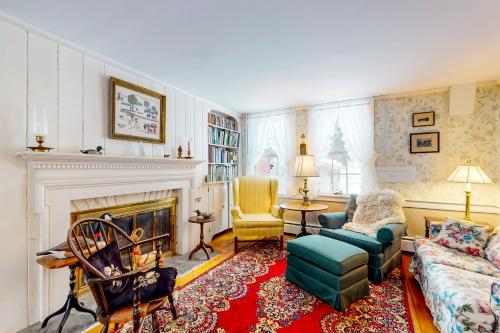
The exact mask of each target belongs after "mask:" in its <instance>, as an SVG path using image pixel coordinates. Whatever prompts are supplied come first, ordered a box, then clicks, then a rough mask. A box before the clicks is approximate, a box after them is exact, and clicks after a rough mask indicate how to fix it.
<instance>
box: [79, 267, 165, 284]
mask: <svg viewBox="0 0 500 333" xmlns="http://www.w3.org/2000/svg"><path fill="white" fill-rule="evenodd" d="M155 268H156V266H144V267H139V268H137V269H135V270H133V271H130V272H126V273H123V274H120V275H117V276H110V277H106V278H87V283H88V284H98V285H99V284H110V283H113V282H114V281H121V280H125V279H128V278H131V277H138V276H141V275H144V274H146V273H149V272H150V271H152V270H153V269H155Z"/></svg>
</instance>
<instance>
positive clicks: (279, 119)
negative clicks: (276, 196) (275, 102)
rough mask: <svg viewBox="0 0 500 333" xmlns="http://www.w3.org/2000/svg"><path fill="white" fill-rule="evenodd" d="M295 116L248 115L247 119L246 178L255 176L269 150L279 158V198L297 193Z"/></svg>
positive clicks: (290, 113)
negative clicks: (294, 168) (295, 176)
mask: <svg viewBox="0 0 500 333" xmlns="http://www.w3.org/2000/svg"><path fill="white" fill-rule="evenodd" d="M295 141H296V140H295V112H294V111H287V112H281V113H277V114H273V113H268V114H258V115H249V116H248V118H247V156H246V161H245V174H246V175H253V174H255V170H256V165H257V163H258V162H259V160H260V159H261V158H262V156H263V154H264V150H265V149H266V148H272V149H274V150H275V151H276V153H277V155H278V164H279V165H278V168H279V169H280V170H281V171H282V172H279V176H278V180H279V183H280V187H279V192H280V194H292V193H293V191H294V189H295V183H294V179H293V178H292V176H293V175H292V172H293V165H294V163H295V150H296V145H295Z"/></svg>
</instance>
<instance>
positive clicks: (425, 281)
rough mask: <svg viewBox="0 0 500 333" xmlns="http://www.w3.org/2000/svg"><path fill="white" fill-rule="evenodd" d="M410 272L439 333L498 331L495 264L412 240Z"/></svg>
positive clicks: (499, 279) (499, 290) (499, 292)
mask: <svg viewBox="0 0 500 333" xmlns="http://www.w3.org/2000/svg"><path fill="white" fill-rule="evenodd" d="M497 236H498V235H497ZM410 270H411V271H412V272H413V273H415V278H416V279H417V280H418V282H419V283H420V286H421V288H422V291H423V293H424V297H425V300H426V303H427V306H428V307H429V309H430V311H431V313H432V315H433V317H434V323H435V324H436V326H437V327H438V328H439V330H440V331H441V332H446V333H462V332H477V333H485V332H500V328H499V318H498V316H499V314H500V269H499V268H498V267H497V266H496V265H495V264H493V263H492V262H490V261H489V260H487V259H485V258H483V257H481V256H474V255H471V254H468V253H465V252H461V251H458V250H455V249H451V248H448V247H445V246H442V245H439V244H438V243H436V242H434V241H433V240H431V239H426V238H421V239H416V240H415V255H414V256H413V259H412V263H411V266H410Z"/></svg>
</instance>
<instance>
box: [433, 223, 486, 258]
mask: <svg viewBox="0 0 500 333" xmlns="http://www.w3.org/2000/svg"><path fill="white" fill-rule="evenodd" d="M490 231H491V227H488V226H478V225H471V224H468V223H465V222H462V221H456V220H452V219H449V220H448V221H446V222H445V223H443V226H442V227H441V231H440V232H439V235H437V237H436V238H435V239H434V241H435V242H436V243H438V244H439V245H443V246H446V247H448V248H450V249H455V250H458V251H462V252H466V253H469V254H471V255H473V256H477V257H483V256H484V248H485V246H486V242H487V240H488V235H489V233H490Z"/></svg>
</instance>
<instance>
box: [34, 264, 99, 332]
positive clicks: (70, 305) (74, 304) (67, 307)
mask: <svg viewBox="0 0 500 333" xmlns="http://www.w3.org/2000/svg"><path fill="white" fill-rule="evenodd" d="M36 262H37V263H38V264H39V265H42V266H43V267H45V268H47V269H59V268H63V267H68V268H69V272H70V273H69V293H68V297H67V298H66V302H65V303H64V305H63V306H62V307H61V308H60V309H59V310H57V311H56V312H54V313H52V314H50V315H48V316H47V318H45V320H44V321H43V323H42V328H45V326H47V324H48V323H49V320H50V319H51V318H52V317H55V316H57V315H60V314H61V313H64V315H63V317H62V319H61V322H60V323H59V326H58V327H57V331H56V332H57V333H61V331H62V329H63V326H64V324H65V323H66V320H67V319H68V316H69V314H70V312H71V309H75V310H76V311H78V312H85V313H88V314H90V315H91V316H92V317H94V320H97V316H96V313H95V312H94V311H92V310H90V309H87V308H85V307H84V306H83V305H82V304H80V302H78V298H77V297H76V294H75V291H74V289H75V269H76V267H77V266H78V259H76V257H71V258H65V259H57V258H55V257H52V256H50V255H48V256H44V257H41V258H39V259H38V260H37V261H36Z"/></svg>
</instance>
